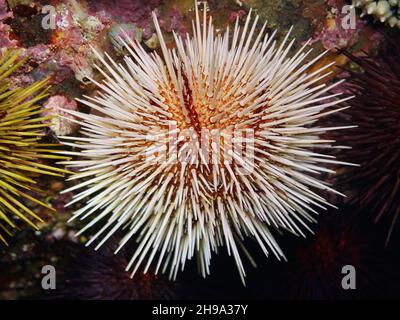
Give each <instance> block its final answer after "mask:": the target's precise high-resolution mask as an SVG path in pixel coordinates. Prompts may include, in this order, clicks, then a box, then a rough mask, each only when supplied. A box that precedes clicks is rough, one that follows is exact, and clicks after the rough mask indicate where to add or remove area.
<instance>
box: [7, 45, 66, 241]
mask: <svg viewBox="0 0 400 320" xmlns="http://www.w3.org/2000/svg"><path fill="white" fill-rule="evenodd" d="M25 60H26V59H19V52H18V51H12V50H8V51H6V52H5V53H4V54H3V56H2V57H1V59H0V241H2V242H4V243H6V244H7V242H6V238H5V236H4V234H9V235H11V234H12V232H11V231H12V230H11V229H18V225H17V222H16V219H15V218H17V219H18V220H23V221H25V222H26V223H28V224H29V225H31V226H32V227H33V228H36V229H37V226H36V223H35V221H42V219H41V218H40V217H39V216H38V215H37V214H36V213H35V212H33V211H32V210H31V209H29V208H28V207H27V206H26V204H24V202H25V201H31V202H34V203H36V204H39V205H40V206H42V207H45V208H47V209H50V210H52V208H51V207H50V206H49V205H48V204H46V203H44V202H43V201H41V200H38V195H39V194H40V193H41V192H42V191H41V190H40V189H39V188H38V187H37V183H36V181H35V179H34V177H33V176H32V174H46V175H52V176H63V173H64V172H66V171H65V170H62V169H58V168H56V167H53V166H49V165H47V164H45V163H42V161H43V160H45V159H58V160H60V159H62V160H66V159H68V158H66V157H65V156H60V155H55V154H53V153H52V152H53V150H52V149H51V147H53V146H55V145H54V144H48V143H47V144H46V143H42V142H41V141H40V140H41V138H42V137H43V136H44V131H43V130H44V128H45V127H47V124H46V123H44V122H45V121H47V120H48V119H49V117H42V116H41V115H40V113H41V107H40V105H38V104H36V103H37V102H38V101H39V100H41V99H42V98H43V97H45V96H46V91H47V89H46V88H45V87H46V85H47V80H42V81H39V82H35V83H33V84H31V85H29V86H28V87H26V88H18V87H17V88H10V85H9V84H8V82H7V78H8V77H9V76H10V74H11V73H12V72H14V71H15V70H16V69H17V68H18V67H19V66H21V65H22V64H23V63H24V62H25ZM2 234H3V235H2Z"/></svg>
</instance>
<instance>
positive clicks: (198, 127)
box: [62, 5, 349, 279]
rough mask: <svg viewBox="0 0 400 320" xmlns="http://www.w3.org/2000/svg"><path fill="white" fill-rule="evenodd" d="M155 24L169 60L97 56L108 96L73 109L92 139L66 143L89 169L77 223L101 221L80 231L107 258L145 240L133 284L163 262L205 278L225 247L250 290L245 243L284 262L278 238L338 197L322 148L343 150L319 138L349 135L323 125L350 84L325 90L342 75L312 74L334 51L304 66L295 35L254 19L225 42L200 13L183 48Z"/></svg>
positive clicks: (132, 48)
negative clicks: (191, 263) (108, 252)
mask: <svg viewBox="0 0 400 320" xmlns="http://www.w3.org/2000/svg"><path fill="white" fill-rule="evenodd" d="M153 18H154V24H155V27H156V30H157V34H158V37H159V39H160V44H161V49H162V57H160V56H159V55H158V54H157V53H150V54H149V53H146V52H145V50H144V49H143V48H142V47H141V46H140V44H139V43H137V42H133V41H132V40H129V39H121V43H124V45H125V47H126V49H127V50H128V51H129V53H130V56H127V57H125V66H123V65H121V64H117V63H116V62H114V61H113V60H112V59H111V58H110V57H109V56H108V55H106V58H103V57H102V56H101V55H100V54H97V56H98V58H99V60H100V61H101V62H102V66H101V67H97V69H98V70H99V72H100V73H101V74H102V75H103V76H104V78H105V80H104V81H103V82H101V83H99V82H96V81H95V80H93V79H91V81H93V82H94V83H95V84H96V85H97V86H98V88H99V89H101V93H100V94H99V95H98V96H96V97H85V99H83V100H80V102H82V103H83V104H85V105H87V106H89V107H91V108H92V110H93V111H95V113H93V112H92V113H91V114H84V113H79V112H75V111H70V110H65V112H69V113H70V114H72V115H73V116H74V117H75V118H77V119H78V121H77V122H78V123H79V124H80V125H81V129H82V130H81V133H82V135H83V136H82V137H63V138H62V139H63V140H64V141H66V142H65V143H66V144H67V145H69V146H71V147H73V148H75V149H76V151H71V152H70V153H68V154H70V155H76V156H79V159H78V160H75V161H68V162H66V164H67V165H68V166H71V167H75V168H77V169H78V170H79V171H78V172H77V173H75V174H74V175H73V176H72V177H71V178H70V180H78V179H84V182H80V183H78V184H77V185H75V186H73V187H71V188H69V189H68V190H66V191H65V192H69V191H75V190H80V191H79V192H78V193H77V194H76V195H75V196H74V199H73V200H72V202H71V203H70V204H72V203H76V202H79V201H81V200H83V199H86V205H84V206H83V207H82V208H81V209H79V210H77V211H76V212H75V214H74V218H80V219H88V218H91V220H90V222H88V224H87V226H86V227H85V228H83V229H82V230H81V232H85V231H87V230H88V229H90V228H92V227H94V226H98V225H100V226H102V227H101V228H100V229H97V230H98V231H97V232H96V233H95V235H94V236H93V237H92V238H91V239H90V241H89V242H88V245H90V244H91V243H93V242H94V241H96V240H98V239H101V240H100V241H99V243H98V245H97V247H96V248H99V247H100V246H101V245H102V244H103V243H104V242H105V241H106V240H107V239H109V238H110V237H111V236H112V235H113V234H114V233H115V232H116V231H117V230H124V232H125V236H124V237H123V239H122V240H121V241H120V245H119V247H118V248H117V250H116V252H118V251H119V250H121V248H122V247H123V246H124V245H125V244H126V243H127V242H128V241H129V240H130V239H132V238H135V239H136V241H137V242H138V245H137V248H136V251H135V253H134V255H133V257H132V259H131V260H130V262H129V264H128V266H127V269H132V270H133V274H134V273H135V272H136V271H137V270H138V268H139V266H140V265H141V264H144V265H145V267H144V271H145V272H146V271H147V270H148V268H149V266H150V264H151V263H152V262H153V261H154V260H155V261H156V270H157V271H158V270H161V271H163V272H164V271H165V270H167V269H169V274H170V277H172V278H175V277H176V274H177V272H178V270H179V269H183V268H184V265H185V262H186V260H188V259H191V258H193V257H194V256H195V255H196V256H197V260H198V263H199V266H200V270H201V273H202V274H203V275H204V276H205V275H206V274H208V273H209V266H210V259H211V255H212V252H217V251H218V247H220V246H222V245H225V246H226V247H227V251H228V253H229V254H230V255H233V256H234V259H235V261H236V264H237V267H238V269H239V272H240V275H241V277H242V279H244V276H245V271H244V266H243V263H242V259H241V254H240V251H242V253H244V255H246V256H248V257H249V258H250V260H252V259H251V257H250V255H249V253H248V252H247V250H246V249H245V248H244V246H243V244H242V241H243V240H244V238H245V236H249V237H252V238H253V239H255V240H256V241H257V242H258V244H259V245H260V247H261V249H262V250H263V252H264V253H265V254H266V255H269V253H270V252H272V253H273V254H274V255H275V256H276V257H277V258H278V259H280V258H282V257H284V255H283V252H282V251H281V249H280V248H279V246H278V245H277V243H276V241H275V239H274V237H273V235H272V232H273V230H276V229H283V230H287V231H289V232H291V233H293V234H301V235H303V232H302V229H303V228H305V229H309V228H308V226H307V223H310V222H314V221H315V220H314V218H313V217H312V214H316V213H317V211H316V210H315V208H319V209H325V208H326V207H327V206H329V205H330V204H329V203H328V202H327V201H326V200H325V199H324V198H323V197H322V196H320V195H319V194H318V193H317V192H316V191H318V190H324V191H331V192H336V193H337V191H335V190H333V189H332V188H331V187H329V186H327V185H326V184H325V183H324V182H323V181H320V180H319V179H318V177H317V175H318V174H321V173H332V172H333V171H331V170H330V169H329V168H327V167H326V166H329V165H330V164H332V163H335V164H341V162H339V161H336V160H335V159H334V158H333V156H329V155H325V154H321V153H319V152H317V150H318V149H319V148H328V149H329V148H331V147H332V143H333V141H329V140H323V139H321V138H320V137H319V134H321V133H324V132H326V131H329V130H339V129H342V127H331V128H321V127H319V126H318V125H316V122H317V121H318V119H319V118H321V117H323V116H327V115H329V114H331V113H334V112H337V111H340V110H341V109H338V108H332V107H334V106H335V105H337V104H338V103H344V102H345V101H347V100H348V99H349V97H347V98H343V99H338V98H337V96H339V94H328V93H327V92H329V90H331V89H332V88H333V87H335V86H336V85H337V84H339V83H337V84H332V85H329V86H327V85H326V84H324V83H323V82H324V79H325V77H326V76H327V75H328V72H325V71H326V69H328V68H329V67H330V66H331V65H332V64H333V63H331V64H328V65H324V66H322V67H319V68H318V69H317V70H316V71H309V70H310V67H311V66H314V65H315V63H316V62H317V61H318V60H319V59H320V58H321V57H322V56H323V54H324V53H323V54H321V55H318V56H317V57H316V58H314V59H310V60H309V61H308V62H306V59H307V58H308V56H309V53H310V52H311V50H306V48H307V45H308V43H306V44H305V45H304V46H303V47H302V48H301V49H300V50H298V51H297V52H296V53H295V54H294V55H293V56H290V54H289V52H290V50H291V49H292V46H293V44H294V40H292V41H290V42H289V43H288V39H289V36H290V32H289V33H288V34H287V35H286V37H285V39H284V40H283V41H282V43H280V44H278V43H277V41H276V40H275V39H274V36H275V32H274V33H273V34H272V35H268V34H265V28H266V23H264V24H263V25H262V27H261V29H259V28H258V19H259V18H258V16H257V17H256V18H255V20H254V21H253V22H252V21H251V12H250V13H249V15H248V17H247V20H246V22H245V25H244V27H240V26H239V22H238V20H236V24H235V27H234V29H233V32H232V31H231V30H230V29H229V27H228V28H227V30H226V32H225V33H224V34H216V32H215V30H214V26H213V23H212V19H211V18H207V16H206V10H204V11H203V18H202V19H200V13H199V11H198V8H197V5H196V20H195V21H194V22H193V36H192V37H190V36H189V35H187V36H186V38H185V39H182V38H181V37H180V36H178V35H176V34H174V37H175V45H176V48H174V49H172V50H171V49H168V48H167V45H166V43H165V41H164V39H163V36H162V33H161V30H160V26H159V24H158V21H157V17H156V15H155V14H153ZM201 20H202V21H201ZM324 72H325V73H324ZM215 135H217V136H218V135H219V137H220V138H221V139H220V140H218V141H220V142H221V143H218V141H216V140H212V137H214V136H215ZM210 136H211V138H210ZM232 145H233V148H231V147H232ZM236 147H237V148H236ZM219 151H221V152H219ZM207 159H208V161H207ZM157 271H156V272H157Z"/></svg>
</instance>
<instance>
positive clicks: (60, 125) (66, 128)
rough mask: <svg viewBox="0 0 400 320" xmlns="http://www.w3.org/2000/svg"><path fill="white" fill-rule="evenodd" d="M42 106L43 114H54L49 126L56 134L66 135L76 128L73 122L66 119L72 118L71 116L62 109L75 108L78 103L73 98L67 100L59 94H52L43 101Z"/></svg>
mask: <svg viewBox="0 0 400 320" xmlns="http://www.w3.org/2000/svg"><path fill="white" fill-rule="evenodd" d="M44 108H45V111H44V112H43V113H44V115H54V118H52V119H51V120H50V128H51V130H53V131H54V133H55V134H56V135H60V136H63V135H68V134H71V133H73V132H75V131H76V130H77V129H78V126H77V125H76V124H75V123H74V122H72V121H69V120H68V119H72V116H71V115H70V114H67V113H66V112H64V111H63V110H62V109H66V110H74V111H75V110H77V108H78V105H77V103H76V101H75V100H69V99H68V98H67V97H65V96H61V95H58V96H52V97H50V98H49V99H48V100H47V101H46V102H45V103H44ZM66 118H68V119H66Z"/></svg>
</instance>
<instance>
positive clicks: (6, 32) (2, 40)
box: [0, 0, 17, 49]
mask: <svg viewBox="0 0 400 320" xmlns="http://www.w3.org/2000/svg"><path fill="white" fill-rule="evenodd" d="M12 16H13V15H12V13H11V12H8V11H7V7H6V3H5V0H0V48H1V49H6V48H9V47H13V46H15V45H16V44H17V41H16V40H13V39H10V31H11V30H10V29H11V28H10V26H9V25H7V24H5V23H4V21H5V20H6V19H8V18H12Z"/></svg>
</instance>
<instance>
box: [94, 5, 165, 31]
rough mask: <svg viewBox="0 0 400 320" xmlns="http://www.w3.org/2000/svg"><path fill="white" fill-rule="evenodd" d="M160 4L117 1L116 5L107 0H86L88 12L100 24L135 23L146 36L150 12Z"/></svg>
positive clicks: (149, 27) (149, 26)
mask: <svg viewBox="0 0 400 320" xmlns="http://www.w3.org/2000/svg"><path fill="white" fill-rule="evenodd" d="M161 3H162V1H161V0H146V1H144V0H119V1H118V4H117V5H116V3H115V2H114V1H109V0H88V7H89V10H88V12H89V14H90V15H93V16H96V17H98V18H99V19H100V21H101V22H102V23H111V22H117V23H135V24H137V25H138V26H139V27H141V28H142V29H143V30H144V35H145V36H146V35H148V34H149V33H150V31H149V30H150V29H152V24H151V12H152V11H153V10H154V9H155V8H156V7H157V6H159V5H160V4H161ZM149 36H151V33H150V34H149Z"/></svg>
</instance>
